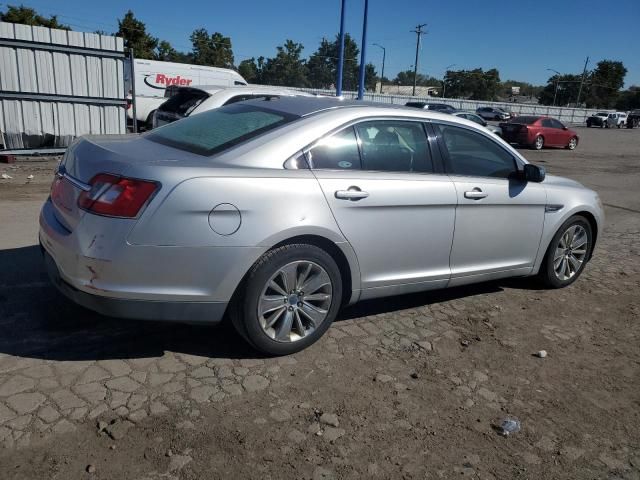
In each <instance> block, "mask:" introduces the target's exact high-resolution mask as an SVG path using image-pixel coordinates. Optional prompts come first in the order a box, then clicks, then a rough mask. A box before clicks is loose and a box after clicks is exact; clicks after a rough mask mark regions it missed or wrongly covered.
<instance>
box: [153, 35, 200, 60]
mask: <svg viewBox="0 0 640 480" xmlns="http://www.w3.org/2000/svg"><path fill="white" fill-rule="evenodd" d="M154 58H155V59H156V60H160V61H161V62H178V63H192V58H191V55H190V54H189V53H184V52H179V51H177V50H176V49H175V48H173V47H172V46H171V44H170V43H169V42H167V41H166V40H161V41H160V42H159V43H158V47H157V48H156V52H155V57H154Z"/></svg>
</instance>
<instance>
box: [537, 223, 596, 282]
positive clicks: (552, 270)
mask: <svg viewBox="0 0 640 480" xmlns="http://www.w3.org/2000/svg"><path fill="white" fill-rule="evenodd" d="M583 241H584V243H582V242H583ZM592 249H593V231H592V229H591V224H590V223H589V222H588V221H587V219H586V218H584V217H583V216H581V215H574V216H573V217H570V218H569V219H567V221H566V222H564V223H563V224H562V226H560V228H559V229H558V231H557V232H556V234H555V235H554V236H553V238H552V239H551V243H549V247H548V248H547V252H546V254H545V256H544V259H543V260H542V265H541V266H540V273H538V277H539V278H540V280H541V281H542V282H543V283H544V284H545V285H546V286H547V287H548V288H564V287H567V286H569V285H571V284H572V283H573V282H575V281H576V280H577V279H578V277H579V276H580V275H581V274H582V272H583V270H584V267H585V266H586V264H587V262H588V261H589V259H590V258H591V250H592Z"/></svg>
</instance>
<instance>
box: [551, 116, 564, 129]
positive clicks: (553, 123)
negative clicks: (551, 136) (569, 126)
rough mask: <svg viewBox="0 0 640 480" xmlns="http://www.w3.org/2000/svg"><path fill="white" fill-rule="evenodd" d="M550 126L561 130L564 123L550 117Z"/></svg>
mask: <svg viewBox="0 0 640 480" xmlns="http://www.w3.org/2000/svg"><path fill="white" fill-rule="evenodd" d="M551 127H552V128H557V129H558V130H563V129H564V125H563V124H562V123H561V122H559V121H558V120H556V119H555V118H552V119H551Z"/></svg>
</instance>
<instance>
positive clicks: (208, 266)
mask: <svg viewBox="0 0 640 480" xmlns="http://www.w3.org/2000/svg"><path fill="white" fill-rule="evenodd" d="M128 222H129V223H128ZM131 226H132V224H131V223H130V221H128V220H123V219H108V218H104V217H99V216H97V215H89V214H88V215H85V216H84V217H83V218H82V220H81V221H80V222H79V223H78V224H77V225H75V227H74V229H73V232H71V231H69V230H67V229H66V228H65V227H64V226H63V225H62V224H61V223H60V222H59V221H58V219H57V218H56V214H55V212H54V206H53V205H52V203H51V201H50V200H48V201H47V202H46V203H45V204H44V206H43V207H42V210H41V212H40V233H39V238H40V244H41V245H42V247H43V250H44V251H45V252H46V255H45V259H46V263H47V270H48V271H49V275H50V276H51V278H52V280H53V282H54V284H55V285H56V286H57V287H58V289H59V290H60V291H61V292H62V293H63V294H64V295H65V296H67V297H69V298H70V299H71V300H73V301H74V302H76V303H78V304H80V305H83V306H85V307H87V308H89V309H91V310H95V311H97V312H99V313H102V314H105V315H111V316H117V317H126V318H135V319H149V320H171V321H180V322H189V323H216V322H219V321H220V320H221V319H222V317H223V315H224V312H225V310H226V308H227V305H228V303H229V301H230V299H231V298H232V296H233V293H234V291H235V289H236V287H237V286H238V284H239V283H240V281H241V280H242V277H243V275H244V273H245V272H246V271H247V270H248V269H249V268H250V266H251V265H252V264H253V262H254V261H255V259H256V258H258V257H259V256H260V255H261V254H262V253H263V251H264V249H263V248H261V247H260V248H257V247H213V248H206V247H202V248H198V247H178V246H166V247H158V246H148V245H131V244H129V243H128V242H127V241H126V235H127V233H128V232H129V231H130V228H131Z"/></svg>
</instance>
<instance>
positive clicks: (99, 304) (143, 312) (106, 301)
mask: <svg viewBox="0 0 640 480" xmlns="http://www.w3.org/2000/svg"><path fill="white" fill-rule="evenodd" d="M43 256H44V264H45V267H46V270H47V274H48V275H49V278H50V279H51V282H52V283H53V284H54V285H55V286H56V288H57V289H58V291H60V293H62V294H63V295H64V296H65V297H67V298H68V299H69V300H71V301H72V302H74V303H77V304H78V305H81V306H83V307H85V308H88V309H89V310H93V311H94V312H98V313H100V314H101V315H106V316H109V317H119V318H130V319H137V320H156V321H170V322H185V323H207V324H215V323H219V322H220V321H221V320H222V318H223V317H224V313H225V311H226V309H227V303H226V302H171V301H157V300H156V301H151V300H132V299H128V298H112V297H103V296H100V295H92V294H90V293H87V292H83V291H81V290H78V289H77V288H74V287H73V286H72V285H70V284H69V283H67V282H66V281H65V280H63V278H62V277H61V276H60V271H59V270H58V266H57V265H56V262H55V260H54V259H53V257H52V256H51V255H50V254H49V253H48V252H47V251H46V250H45V249H44V248H43Z"/></svg>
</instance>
